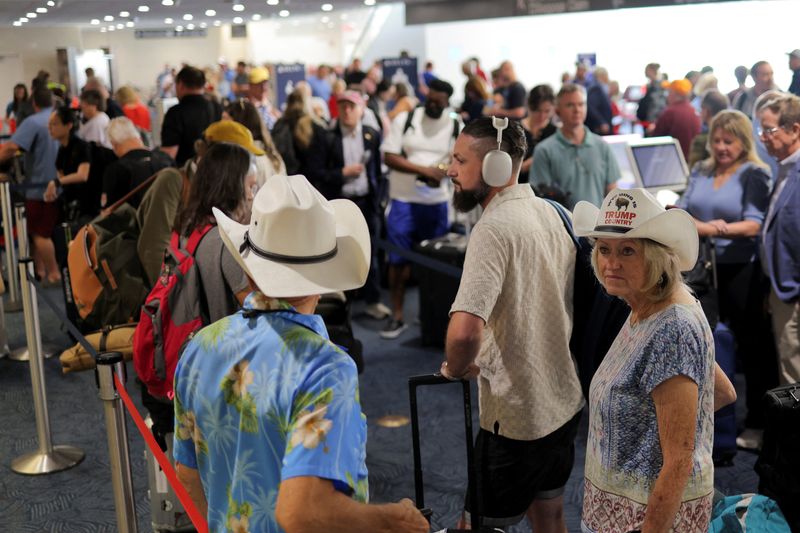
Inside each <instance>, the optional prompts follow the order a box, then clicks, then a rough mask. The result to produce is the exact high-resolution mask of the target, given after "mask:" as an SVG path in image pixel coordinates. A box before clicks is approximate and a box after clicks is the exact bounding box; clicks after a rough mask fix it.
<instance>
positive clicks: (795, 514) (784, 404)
mask: <svg viewBox="0 0 800 533" xmlns="http://www.w3.org/2000/svg"><path fill="white" fill-rule="evenodd" d="M764 409H765V412H766V423H765V425H764V444H763V446H762V447H761V454H760V455H759V457H758V461H756V464H755V471H756V472H757V473H758V476H759V481H758V492H759V494H763V495H764V496H768V497H770V498H772V499H773V500H775V501H776V502H778V505H779V506H780V508H781V511H783V514H784V516H785V517H786V521H787V522H788V523H789V526H790V527H791V528H792V531H795V532H797V531H800V508H798V505H797V502H800V453H798V450H800V445H798V443H799V442H800V383H794V384H791V385H783V386H781V387H777V388H775V389H772V390H770V391H767V393H766V394H765V395H764Z"/></svg>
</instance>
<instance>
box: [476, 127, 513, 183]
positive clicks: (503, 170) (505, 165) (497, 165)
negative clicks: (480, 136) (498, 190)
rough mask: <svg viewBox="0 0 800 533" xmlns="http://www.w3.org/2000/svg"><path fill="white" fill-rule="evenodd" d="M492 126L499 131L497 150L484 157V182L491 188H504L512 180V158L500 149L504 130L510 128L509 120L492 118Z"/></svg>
mask: <svg viewBox="0 0 800 533" xmlns="http://www.w3.org/2000/svg"><path fill="white" fill-rule="evenodd" d="M492 126H494V128H495V129H496V130H497V150H491V151H490V152H489V153H487V154H486V155H485V156H484V157H483V166H482V169H481V170H482V172H483V181H485V182H486V184H487V185H489V186H490V187H502V186H503V185H505V184H506V183H508V180H509V179H510V178H511V156H510V155H508V153H506V152H504V151H502V150H501V149H500V146H501V144H502V143H503V130H504V129H506V128H507V127H508V118H506V117H504V118H497V117H492Z"/></svg>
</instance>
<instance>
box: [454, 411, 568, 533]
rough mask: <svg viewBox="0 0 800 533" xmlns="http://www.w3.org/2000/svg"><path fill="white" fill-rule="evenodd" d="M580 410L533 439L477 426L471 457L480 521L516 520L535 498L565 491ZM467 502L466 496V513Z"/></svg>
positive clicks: (500, 524)
mask: <svg viewBox="0 0 800 533" xmlns="http://www.w3.org/2000/svg"><path fill="white" fill-rule="evenodd" d="M581 413H582V410H581V411H578V413H577V414H576V415H575V416H574V417H572V418H571V419H570V420H569V421H568V422H567V423H566V424H564V425H563V426H561V427H560V428H558V429H557V430H555V431H553V432H552V433H550V434H549V435H546V436H544V437H542V438H540V439H536V440H514V439H509V438H506V437H502V436H500V435H495V434H493V433H491V432H489V431H485V430H483V429H481V430H479V431H478V437H477V439H476V440H475V462H476V467H477V469H478V499H479V500H480V501H479V505H480V515H481V517H482V520H483V525H485V526H498V527H503V526H509V525H513V524H516V523H518V522H519V521H520V520H522V518H523V517H524V516H525V511H527V510H528V507H530V505H531V503H532V502H533V500H537V499H539V500H546V499H551V498H556V497H558V496H561V495H562V494H563V493H564V486H565V485H566V484H567V480H568V479H569V475H570V472H572V464H573V462H574V460H575V436H576V435H577V433H578V425H579V424H580V420H581ZM467 495H469V489H468V490H467ZM469 507H470V502H469V496H467V504H466V505H465V509H466V510H467V512H469V511H470V508H469Z"/></svg>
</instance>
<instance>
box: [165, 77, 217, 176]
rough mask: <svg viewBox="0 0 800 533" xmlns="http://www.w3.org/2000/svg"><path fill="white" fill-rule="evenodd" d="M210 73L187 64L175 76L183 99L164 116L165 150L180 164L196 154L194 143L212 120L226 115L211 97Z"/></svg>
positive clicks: (177, 90)
mask: <svg viewBox="0 0 800 533" xmlns="http://www.w3.org/2000/svg"><path fill="white" fill-rule="evenodd" d="M205 85H206V76H205V74H203V71H202V70H200V69H197V68H195V67H183V68H182V69H181V71H180V72H178V75H177V76H176V77H175V91H176V93H177V95H178V99H179V102H178V103H177V104H176V105H174V106H172V107H171V108H170V109H169V111H167V114H166V115H165V116H164V124H163V125H162V126H161V150H162V151H163V152H164V153H166V154H167V155H168V156H170V157H171V158H172V159H174V160H175V161H176V162H177V164H178V166H183V164H184V163H185V162H186V161H187V160H189V159H191V158H192V157H194V143H195V141H196V140H197V139H199V138H201V137H202V136H203V132H204V131H205V130H206V128H207V127H208V126H209V125H210V124H211V123H212V122H216V121H218V120H220V118H222V108H221V107H220V105H219V104H218V103H216V102H212V101H210V100H208V99H207V98H206V97H205V96H204V95H203V93H204V92H205Z"/></svg>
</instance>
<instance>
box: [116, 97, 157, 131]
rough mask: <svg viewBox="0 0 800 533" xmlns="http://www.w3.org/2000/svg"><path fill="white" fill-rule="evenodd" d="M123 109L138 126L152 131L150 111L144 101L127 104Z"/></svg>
mask: <svg viewBox="0 0 800 533" xmlns="http://www.w3.org/2000/svg"><path fill="white" fill-rule="evenodd" d="M122 111H123V112H124V113H125V116H126V117H128V118H129V119H131V122H133V123H134V124H135V125H136V126H137V127H139V128H142V129H143V130H144V131H150V111H149V110H148V109H147V106H145V105H144V104H143V103H141V102H139V103H138V104H128V105H125V106H123V107H122Z"/></svg>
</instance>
